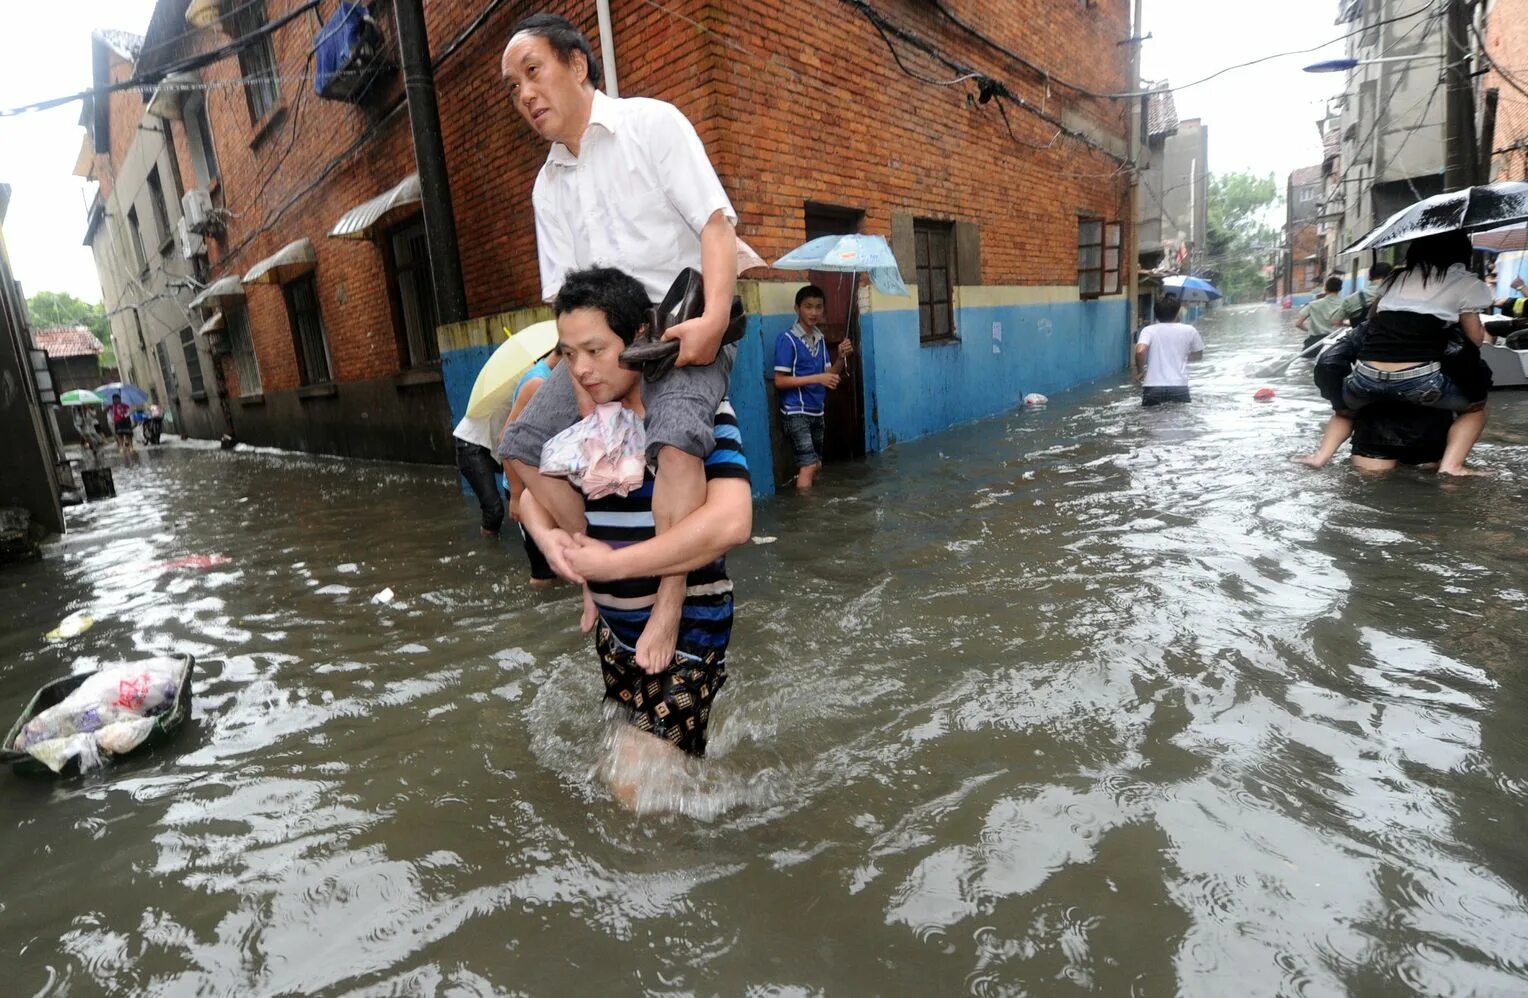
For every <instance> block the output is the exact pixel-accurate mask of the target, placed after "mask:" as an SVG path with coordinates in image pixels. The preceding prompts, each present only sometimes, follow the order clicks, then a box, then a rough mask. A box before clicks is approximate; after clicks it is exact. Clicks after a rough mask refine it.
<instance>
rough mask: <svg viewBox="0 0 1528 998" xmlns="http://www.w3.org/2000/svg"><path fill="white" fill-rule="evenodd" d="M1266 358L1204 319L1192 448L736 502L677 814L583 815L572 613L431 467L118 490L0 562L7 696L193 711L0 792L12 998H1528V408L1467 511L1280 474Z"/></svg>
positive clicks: (1078, 411) (1273, 339) (3, 921)
mask: <svg viewBox="0 0 1528 998" xmlns="http://www.w3.org/2000/svg"><path fill="white" fill-rule="evenodd" d="M1289 322H1290V317H1289V316H1288V315H1287V314H1279V313H1275V312H1272V311H1266V310H1262V309H1258V310H1253V311H1248V312H1241V313H1229V314H1226V315H1223V316H1219V317H1216V318H1215V319H1212V320H1209V321H1207V322H1205V323H1204V324H1203V325H1204V328H1205V332H1206V340H1207V341H1208V343H1209V350H1208V355H1207V359H1206V362H1205V363H1204V364H1202V365H1200V366H1198V367H1197V368H1196V369H1195V371H1194V376H1195V378H1196V379H1197V383H1196V386H1195V393H1196V396H1197V397H1198V399H1199V400H1200V401H1199V402H1198V403H1197V404H1195V405H1193V406H1192V407H1189V408H1180V409H1176V410H1172V411H1151V412H1143V411H1142V410H1141V409H1140V408H1139V407H1138V406H1137V405H1136V404H1135V394H1134V392H1133V391H1132V390H1130V389H1128V388H1126V387H1125V386H1123V385H1106V386H1099V387H1096V388H1093V389H1089V390H1084V391H1080V392H1076V393H1072V394H1070V395H1067V396H1064V397H1059V398H1057V399H1055V400H1054V401H1053V404H1052V405H1051V406H1050V408H1049V409H1048V410H1046V411H1041V412H1028V413H1022V414H1018V415H1015V416H1014V417H1012V418H1009V419H1002V420H997V421H993V422H989V423H986V424H982V425H979V426H974V427H969V428H966V429H962V430H959V431H956V432H953V433H949V434H945V435H943V436H940V437H937V438H934V439H931V440H927V441H923V442H920V443H915V444H912V445H907V446H904V447H901V448H899V449H897V450H896V451H894V452H892V453H890V454H887V455H883V456H881V457H879V458H876V459H874V460H871V461H868V462H866V463H864V464H861V465H857V466H853V467H848V468H833V469H830V470H829V473H828V474H827V475H826V476H825V482H826V487H824V488H823V489H822V490H821V491H820V492H818V493H817V494H815V495H813V496H811V497H808V498H806V499H804V500H801V499H796V498H786V499H776V500H772V501H769V502H766V503H763V504H762V505H761V506H760V508H759V513H758V517H757V521H756V525H755V533H756V534H759V535H765V536H774V537H777V538H778V541H776V542H775V543H772V544H767V545H750V546H749V547H748V548H747V549H745V550H742V551H740V552H738V553H737V554H736V555H735V556H734V558H733V561H732V565H733V574H734V576H735V577H736V578H737V580H738V586H739V594H740V601H739V611H738V627H737V631H736V634H735V637H734V644H733V654H732V656H731V662H730V665H729V669H730V674H731V679H730V680H729V683H728V688H727V690H726V692H725V693H724V694H723V696H722V699H721V703H722V706H721V708H720V711H719V714H718V716H717V717H716V719H715V722H714V733H713V737H712V741H711V754H712V758H711V759H710V761H709V762H708V764H707V769H708V773H707V784H706V787H705V788H704V790H702V791H701V792H698V793H696V794H694V795H693V796H692V797H690V798H688V799H687V800H686V802H685V804H686V807H687V808H688V809H689V810H690V811H691V812H692V813H691V814H689V815H684V816H666V817H657V818H652V817H649V818H643V819H640V820H637V819H633V818H632V817H630V816H629V815H627V814H625V813H624V812H622V811H621V810H619V809H618V808H617V807H615V806H614V805H613V804H612V803H611V801H610V800H609V799H608V797H607V796H606V794H605V793H604V791H603V790H602V789H601V788H600V787H599V786H598V785H597V784H594V783H592V782H591V781H590V779H589V778H588V775H587V774H588V771H589V768H590V766H591V764H592V763H593V762H594V759H595V745H594V743H595V740H596V736H597V733H598V699H597V697H598V680H597V670H596V668H595V665H594V662H593V659H592V656H591V654H590V652H589V650H588V648H587V647H586V644H585V641H584V639H583V638H582V637H580V636H579V635H578V634H577V633H576V631H575V629H574V618H575V616H576V603H575V601H574V599H573V597H572V594H571V593H563V594H560V595H554V596H552V597H545V596H536V595H532V594H531V593H530V592H528V591H527V590H526V589H525V588H524V586H523V585H522V584H521V577H522V574H523V573H522V567H523V563H522V560H521V556H520V555H519V552H518V551H517V550H515V549H514V548H511V547H508V546H506V547H505V548H503V549H495V548H494V547H491V546H489V545H487V544H484V543H481V542H479V541H477V540H476V538H475V536H474V535H475V533H476V526H475V519H474V513H473V511H472V510H471V509H469V507H468V505H467V503H466V502H465V500H462V499H460V498H459V497H458V496H457V495H456V494H455V492H454V487H453V485H452V483H451V481H450V479H449V477H448V476H447V475H446V474H444V473H442V472H439V471H435V470H429V469H413V468H401V467H394V466H386V465H376V464H360V465H357V464H346V463H343V462H338V461H328V460H320V459H309V458H302V457H289V456H279V455H265V454H237V455H232V456H230V455H224V454H220V453H217V452H216V451H205V450H191V449H178V450H176V451H173V452H168V453H161V454H157V455H153V456H152V459H148V460H145V461H144V462H143V463H142V464H141V465H140V466H139V467H138V468H137V469H135V470H129V471H125V472H119V473H118V477H117V482H118V488H119V490H120V492H121V497H120V498H119V499H118V500H116V501H114V502H108V503H102V504H96V505H92V506H89V507H84V508H81V509H78V510H76V511H74V513H73V515H72V523H73V525H74V532H72V533H71V534H70V535H69V536H68V537H67V538H66V539H65V540H64V541H63V542H62V543H61V544H60V545H59V546H58V548H57V549H56V550H55V551H54V553H53V554H52V556H51V557H49V558H48V559H47V560H46V561H44V562H43V563H41V564H39V565H34V566H29V567H25V568H20V569H8V570H6V571H4V572H0V613H3V615H4V619H5V620H6V622H7V623H6V626H5V627H4V628H3V633H0V705H5V710H7V711H14V710H16V709H18V708H19V705H20V703H21V702H22V700H23V699H24V698H25V696H26V695H27V694H28V693H29V692H30V691H31V690H32V689H33V688H35V687H36V686H37V685H39V684H40V683H42V682H43V681H45V680H47V679H49V678H52V677H54V676H56V675H60V674H63V673H66V672H68V671H69V670H71V669H74V670H80V669H86V668H90V667H93V666H95V665H97V664H99V663H102V662H107V661H112V660H116V659H119V658H123V657H129V658H130V657H134V656H146V655H149V654H152V653H158V652H163V651H168V650H184V651H190V652H192V653H194V654H195V655H197V656H199V657H200V658H201V659H202V660H203V662H204V671H203V672H202V673H201V674H200V676H199V679H198V681H199V686H198V690H197V698H196V708H195V714H196V721H195V725H194V727H193V728H192V729H191V730H188V731H187V732H186V733H185V735H184V737H183V738H182V740H181V741H180V742H179V743H178V744H177V745H176V746H175V747H174V751H170V752H162V753H161V754H160V755H158V756H155V757H153V758H151V759H149V760H146V761H143V762H130V763H125V764H119V765H117V766H115V767H112V768H110V769H108V770H107V771H106V772H105V773H103V774H96V775H92V776H89V777H86V778H84V779H80V780H75V781H72V782H62V783H56V784H55V783H49V782H35V781H23V780H19V779H16V778H14V777H12V776H11V775H10V774H9V773H0V828H3V832H0V871H3V876H0V928H3V931H0V966H3V967H4V968H5V969H6V972H7V981H8V983H7V984H6V986H5V989H4V990H5V992H6V993H9V994H66V993H67V994H95V993H117V994H136V993H141V992H153V993H164V994H189V993H223V994H239V995H247V994H279V993H291V992H298V991H303V992H311V991H321V992H328V993H337V994H338V993H345V994H350V993H354V994H398V993H406V994H446V993H452V994H460V993H474V994H479V993H480V994H489V993H504V992H510V993H527V994H548V995H562V994H631V993H639V992H650V993H662V994H681V993H690V992H696V993H721V994H740V993H748V994H821V993H825V994H899V995H900V994H950V993H960V992H964V991H970V992H974V993H977V994H983V995H987V994H992V995H996V994H1018V993H1031V994H1067V993H1078V992H1087V991H1092V992H1096V993H1100V994H1106V995H1122V994H1140V995H1168V994H1174V993H1180V992H1181V993H1185V994H1194V995H1208V996H1221V995H1227V994H1236V995H1261V994H1293V993H1308V994H1341V993H1350V994H1368V995H1391V994H1397V993H1406V992H1413V993H1425V994H1446V993H1460V994H1505V993H1521V992H1523V991H1524V990H1528V901H1525V898H1528V845H1525V841H1528V840H1525V837H1524V833H1525V830H1528V777H1525V776H1524V773H1525V772H1528V726H1525V724H1524V723H1523V718H1524V717H1525V716H1528V676H1525V675H1524V668H1525V659H1528V656H1525V654H1524V646H1525V645H1524V640H1523V635H1524V629H1525V627H1528V614H1525V613H1524V610H1525V607H1528V593H1525V590H1528V571H1525V569H1524V564H1525V555H1528V527H1525V526H1524V525H1523V518H1524V514H1525V509H1524V505H1523V498H1524V482H1525V481H1528V447H1525V446H1523V444H1525V443H1528V393H1523V394H1518V395H1503V396H1499V397H1498V399H1497V401H1496V403H1495V406H1494V409H1495V415H1494V422H1493V424H1492V428H1491V429H1490V430H1489V431H1488V434H1487V439H1486V443H1485V444H1483V445H1482V447H1481V448H1480V450H1479V452H1478V454H1479V463H1480V464H1481V465H1482V466H1484V467H1486V468H1488V469H1490V470H1492V471H1493V472H1495V477H1494V478H1492V479H1490V480H1487V481H1473V482H1465V483H1452V482H1445V481H1440V480H1438V479H1437V478H1436V477H1434V476H1432V475H1428V474H1423V473H1417V472H1402V473H1399V474H1396V475H1393V476H1391V477H1389V478H1388V479H1384V480H1378V481H1376V480H1372V479H1367V478H1364V477H1362V476H1360V475H1358V474H1357V473H1355V472H1353V471H1352V470H1351V469H1349V468H1347V467H1346V466H1344V467H1340V468H1338V467H1334V468H1332V469H1329V470H1327V471H1325V472H1321V473H1315V472H1310V471H1307V470H1305V469H1302V468H1297V467H1294V466H1291V465H1289V464H1288V463H1287V462H1286V458H1287V456H1288V455H1290V454H1292V453H1294V452H1295V451H1296V450H1298V449H1299V448H1300V447H1301V446H1302V445H1308V444H1309V443H1310V442H1311V441H1313V440H1314V437H1315V434H1316V433H1317V431H1318V429H1319V426H1320V423H1321V421H1322V419H1324V413H1323V411H1322V410H1321V408H1320V407H1319V400H1317V399H1316V397H1315V393H1314V389H1312V388H1310V387H1309V384H1308V371H1307V369H1305V368H1303V367H1301V366H1296V367H1293V368H1291V369H1290V371H1289V373H1288V374H1287V375H1285V374H1281V375H1275V376H1272V377H1269V376H1267V375H1266V374H1264V373H1263V372H1264V371H1266V370H1267V369H1268V368H1269V367H1270V366H1275V367H1276V366H1277V365H1276V364H1274V363H1273V362H1275V361H1276V360H1277V359H1278V357H1280V356H1281V355H1282V354H1283V353H1285V352H1286V351H1287V350H1288V348H1289V347H1290V345H1291V344H1293V343H1294V342H1295V340H1296V339H1297V338H1298V337H1297V335H1296V334H1294V333H1293V332H1292V330H1290V329H1289V328H1288V327H1289ZM1262 384H1272V385H1274V386H1276V387H1277V388H1278V389H1279V393H1280V398H1279V401H1277V402H1276V403H1274V404H1272V405H1259V404H1256V403H1253V402H1252V401H1251V398H1250V397H1251V394H1252V391H1253V389H1254V388H1256V387H1258V386H1259V385H1262ZM197 554H219V555H224V556H226V557H228V558H229V559H230V561H229V563H227V564H225V565H219V566H214V567H211V568H206V569H195V568H173V569H164V568H157V567H154V566H156V565H158V564H160V563H163V562H164V561H166V560H168V559H174V558H178V557H181V556H184V555H197ZM384 587H388V588H391V589H393V590H394V591H395V593H396V600H395V602H393V603H391V604H386V605H383V604H377V603H373V602H372V601H371V598H372V596H373V594H375V593H377V592H378V591H379V590H381V589H383V588H384ZM84 608H88V609H89V610H90V612H92V613H94V614H95V616H97V617H98V618H99V619H100V620H99V623H97V624H96V626H95V627H94V628H93V629H92V630H90V631H88V632H87V633H85V634H84V635H82V636H80V637H78V638H75V639H73V640H71V641H68V642H65V643H62V644H49V643H48V642H47V641H45V640H44V638H43V634H44V633H45V632H46V631H48V630H50V629H51V628H52V627H53V626H54V625H55V624H56V623H57V622H58V620H59V618H60V617H62V616H63V615H64V614H65V613H66V612H69V611H71V610H76V609H84Z"/></svg>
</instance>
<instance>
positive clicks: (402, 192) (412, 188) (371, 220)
mask: <svg viewBox="0 0 1528 998" xmlns="http://www.w3.org/2000/svg"><path fill="white" fill-rule="evenodd" d="M419 201H420V193H419V174H417V173H411V174H409V175H408V176H407V177H404V178H403V181H402V182H401V183H399V184H398V186H396V187H394V188H393V189H392V190H390V191H386V192H384V193H382V194H378V195H377V196H376V197H374V198H372V199H371V200H370V201H367V202H366V203H365V204H363V205H359V206H357V207H355V208H351V209H350V210H349V211H347V212H345V214H343V215H341V216H340V220H339V221H338V222H336V223H335V225H334V228H332V229H330V230H329V235H330V236H332V237H334V238H335V239H370V238H371V237H372V235H373V234H374V233H375V232H376V230H377V229H379V228H385V227H387V226H388V225H390V224H392V223H393V222H395V221H397V220H398V219H399V218H402V217H404V216H405V215H411V214H413V213H414V212H416V211H418V210H419Z"/></svg>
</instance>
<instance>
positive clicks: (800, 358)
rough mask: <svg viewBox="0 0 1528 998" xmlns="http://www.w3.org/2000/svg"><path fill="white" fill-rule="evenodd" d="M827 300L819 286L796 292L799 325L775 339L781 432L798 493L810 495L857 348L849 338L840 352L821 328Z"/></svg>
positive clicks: (776, 386)
mask: <svg viewBox="0 0 1528 998" xmlns="http://www.w3.org/2000/svg"><path fill="white" fill-rule="evenodd" d="M826 307H827V295H826V294H824V293H823V290H822V289H821V288H819V287H818V286H817V285H815V284H808V285H807V286H806V287H804V288H802V289H801V290H800V291H797V292H796V323H795V325H793V326H791V328H789V329H787V330H785V331H784V332H782V333H781V334H780V335H779V336H777V337H776V338H775V388H776V389H777V390H778V391H779V393H780V429H781V431H782V432H783V433H784V434H785V439H786V440H788V441H789V442H790V445H791V450H792V452H793V453H794V454H795V458H796V488H797V489H800V490H803V491H804V490H806V489H809V488H811V487H812V483H813V482H815V481H816V480H817V473H818V472H819V471H820V470H821V469H822V445H823V435H824V425H825V414H826V411H827V396H828V392H829V391H832V390H833V389H835V388H837V387H838V383H839V379H840V378H842V377H843V368H844V364H845V362H846V361H847V360H848V357H849V355H850V354H852V353H853V352H854V344H853V343H850V342H849V338H848V337H847V336H845V337H844V338H843V340H842V341H840V342H839V344H838V347H837V354H838V356H837V358H836V359H831V360H830V357H831V355H832V354H833V353H834V348H832V347H830V346H829V345H828V341H827V340H826V339H825V338H824V337H823V335H822V329H821V328H820V327H819V323H821V322H822V316H823V312H824V310H825V309H826Z"/></svg>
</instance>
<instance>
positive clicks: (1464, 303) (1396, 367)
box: [1301, 232, 1493, 475]
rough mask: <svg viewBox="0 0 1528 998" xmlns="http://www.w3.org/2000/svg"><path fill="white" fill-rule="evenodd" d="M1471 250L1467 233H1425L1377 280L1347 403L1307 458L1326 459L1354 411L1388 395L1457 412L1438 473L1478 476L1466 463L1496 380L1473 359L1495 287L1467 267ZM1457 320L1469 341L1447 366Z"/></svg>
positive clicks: (1345, 390)
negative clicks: (1401, 261)
mask: <svg viewBox="0 0 1528 998" xmlns="http://www.w3.org/2000/svg"><path fill="white" fill-rule="evenodd" d="M1472 252H1473V247H1472V246H1471V245H1470V238H1469V236H1467V235H1465V234H1464V233H1462V232H1447V233H1443V234H1441V235H1436V236H1427V237H1425V238H1422V239H1416V240H1413V241H1412V243H1411V245H1410V246H1408V247H1407V249H1406V265H1405V266H1404V267H1402V268H1400V269H1398V270H1396V271H1395V272H1394V273H1393V274H1391V275H1390V277H1389V278H1388V279H1387V280H1386V281H1385V282H1384V284H1383V285H1381V286H1380V297H1379V301H1377V302H1376V303H1375V304H1374V306H1373V307H1372V308H1371V309H1370V312H1369V325H1368V330H1367V335H1366V336H1365V337H1364V341H1363V345H1362V346H1361V347H1360V348H1359V351H1358V358H1357V360H1356V361H1355V362H1354V364H1353V372H1352V373H1351V374H1349V375H1348V377H1347V380H1346V381H1344V382H1343V386H1342V404H1343V408H1341V409H1337V410H1336V411H1335V412H1334V413H1333V415H1332V419H1331V422H1329V423H1328V424H1327V428H1326V433H1325V434H1324V435H1323V437H1322V439H1321V446H1320V447H1319V448H1318V449H1317V450H1316V452H1315V453H1314V454H1311V455H1310V456H1309V457H1305V458H1301V460H1302V461H1304V462H1305V463H1306V464H1309V465H1312V466H1313V467H1320V466H1321V465H1323V464H1325V463H1326V462H1327V461H1328V460H1330V459H1331V457H1332V455H1333V454H1334V453H1336V451H1337V448H1338V447H1339V446H1340V445H1341V444H1342V442H1343V441H1344V440H1346V439H1347V438H1348V436H1349V434H1351V433H1352V432H1353V413H1355V412H1357V411H1358V410H1360V409H1362V408H1364V407H1365V406H1367V405H1369V404H1370V403H1372V402H1376V401H1379V400H1381V399H1389V400H1392V401H1397V402H1407V403H1410V404H1412V405H1419V406H1424V407H1426V408H1429V409H1444V410H1447V411H1449V412H1452V413H1454V414H1455V417H1456V418H1455V419H1454V423H1453V425H1452V426H1451V427H1450V428H1449V432H1448V446H1447V447H1446V448H1445V450H1444V452H1443V460H1442V461H1440V462H1439V464H1438V472H1439V473H1440V474H1444V475H1474V474H1479V472H1476V471H1473V470H1471V469H1470V468H1467V467H1466V466H1465V463H1464V461H1465V458H1466V457H1468V456H1469V453H1470V449H1471V448H1472V447H1474V446H1475V441H1477V440H1479V439H1480V433H1481V431H1482V430H1484V429H1485V425H1486V411H1485V410H1486V393H1487V392H1488V391H1490V388H1491V382H1490V377H1489V373H1488V372H1486V371H1485V368H1484V365H1483V364H1479V363H1470V362H1469V361H1470V359H1471V357H1472V356H1473V355H1474V354H1476V353H1477V352H1478V348H1479V346H1480V344H1481V343H1482V342H1484V340H1485V326H1483V325H1482V324H1481V321H1480V315H1481V313H1482V312H1489V311H1490V310H1491V307H1492V304H1493V302H1492V296H1491V289H1490V288H1488V287H1487V286H1486V284H1485V282H1484V281H1482V280H1480V278H1478V277H1476V276H1475V275H1474V274H1473V273H1471V272H1470V270H1469V262H1470V254H1471V253H1472ZM1456 324H1457V325H1458V326H1459V327H1460V329H1461V330H1463V332H1464V335H1465V337H1466V338H1467V339H1468V340H1469V341H1470V345H1469V346H1468V347H1467V348H1466V356H1464V357H1459V358H1457V360H1458V362H1457V363H1456V362H1453V361H1452V360H1451V362H1450V363H1448V364H1447V365H1446V366H1447V368H1448V369H1447V370H1445V363H1444V353H1445V351H1446V349H1447V348H1448V346H1449V343H1450V341H1451V340H1452V338H1453V328H1452V327H1453V326H1454V325H1456Z"/></svg>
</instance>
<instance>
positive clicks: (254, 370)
mask: <svg viewBox="0 0 1528 998" xmlns="http://www.w3.org/2000/svg"><path fill="white" fill-rule="evenodd" d="M223 318H224V321H225V322H226V323H227V327H228V347H229V353H231V354H232V355H233V369H234V371H235V373H237V374H238V376H239V395H240V396H241V397H242V396H247V395H259V394H261V391H262V388H261V384H262V382H261V380H260V358H259V356H257V355H256V353H255V335H254V330H253V329H251V328H250V325H249V313H248V312H247V311H245V310H244V309H242V308H230V309H228V310H226V311H225V312H224V313H223ZM246 361H247V362H248V363H247V366H246Z"/></svg>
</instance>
